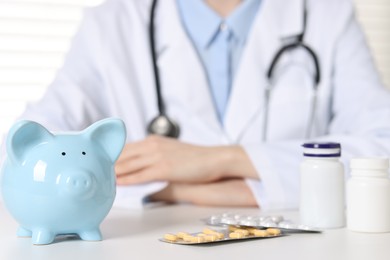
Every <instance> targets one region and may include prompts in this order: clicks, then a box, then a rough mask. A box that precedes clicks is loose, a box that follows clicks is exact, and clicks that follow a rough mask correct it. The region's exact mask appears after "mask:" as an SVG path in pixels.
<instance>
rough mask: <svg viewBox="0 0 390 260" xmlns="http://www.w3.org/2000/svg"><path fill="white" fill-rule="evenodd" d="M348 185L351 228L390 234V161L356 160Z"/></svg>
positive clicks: (384, 159)
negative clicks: (389, 170)
mask: <svg viewBox="0 0 390 260" xmlns="http://www.w3.org/2000/svg"><path fill="white" fill-rule="evenodd" d="M350 166H351V177H350V179H349V180H348V182H347V227H348V229H350V230H352V231H359V232H390V180H389V172H388V169H389V159H388V158H353V159H352V160H351V162H350Z"/></svg>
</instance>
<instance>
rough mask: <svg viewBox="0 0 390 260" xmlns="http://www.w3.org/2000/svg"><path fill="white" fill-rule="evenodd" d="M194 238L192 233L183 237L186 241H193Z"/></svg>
mask: <svg viewBox="0 0 390 260" xmlns="http://www.w3.org/2000/svg"><path fill="white" fill-rule="evenodd" d="M192 238H193V236H191V235H186V236H184V237H183V238H182V239H183V240H184V241H186V242H191V240H192Z"/></svg>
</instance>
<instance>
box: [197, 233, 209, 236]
mask: <svg viewBox="0 0 390 260" xmlns="http://www.w3.org/2000/svg"><path fill="white" fill-rule="evenodd" d="M196 236H197V237H204V236H207V235H206V234H205V233H198V234H196Z"/></svg>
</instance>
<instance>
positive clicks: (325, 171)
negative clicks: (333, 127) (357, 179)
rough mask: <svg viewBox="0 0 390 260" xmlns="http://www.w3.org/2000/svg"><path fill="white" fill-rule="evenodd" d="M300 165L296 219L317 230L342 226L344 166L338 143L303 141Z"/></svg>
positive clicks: (343, 217) (343, 220) (343, 224)
mask: <svg viewBox="0 0 390 260" xmlns="http://www.w3.org/2000/svg"><path fill="white" fill-rule="evenodd" d="M303 147H304V151H303V155H304V159H303V161H302V163H301V165H300V177H301V187H300V205H299V213H300V221H301V224H303V225H307V226H311V227H316V228H320V229H328V228H340V227H344V226H345V188H344V185H345V182H344V166H343V164H342V163H341V162H340V160H339V158H340V155H341V146H340V144H339V143H305V144H304V145H303Z"/></svg>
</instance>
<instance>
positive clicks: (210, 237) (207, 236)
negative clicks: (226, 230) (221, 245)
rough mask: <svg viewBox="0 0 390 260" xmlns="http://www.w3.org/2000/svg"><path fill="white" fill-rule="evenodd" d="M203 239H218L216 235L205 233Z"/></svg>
mask: <svg viewBox="0 0 390 260" xmlns="http://www.w3.org/2000/svg"><path fill="white" fill-rule="evenodd" d="M204 240H205V241H208V242H213V241H217V240H218V236H217V235H205V236H204Z"/></svg>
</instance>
